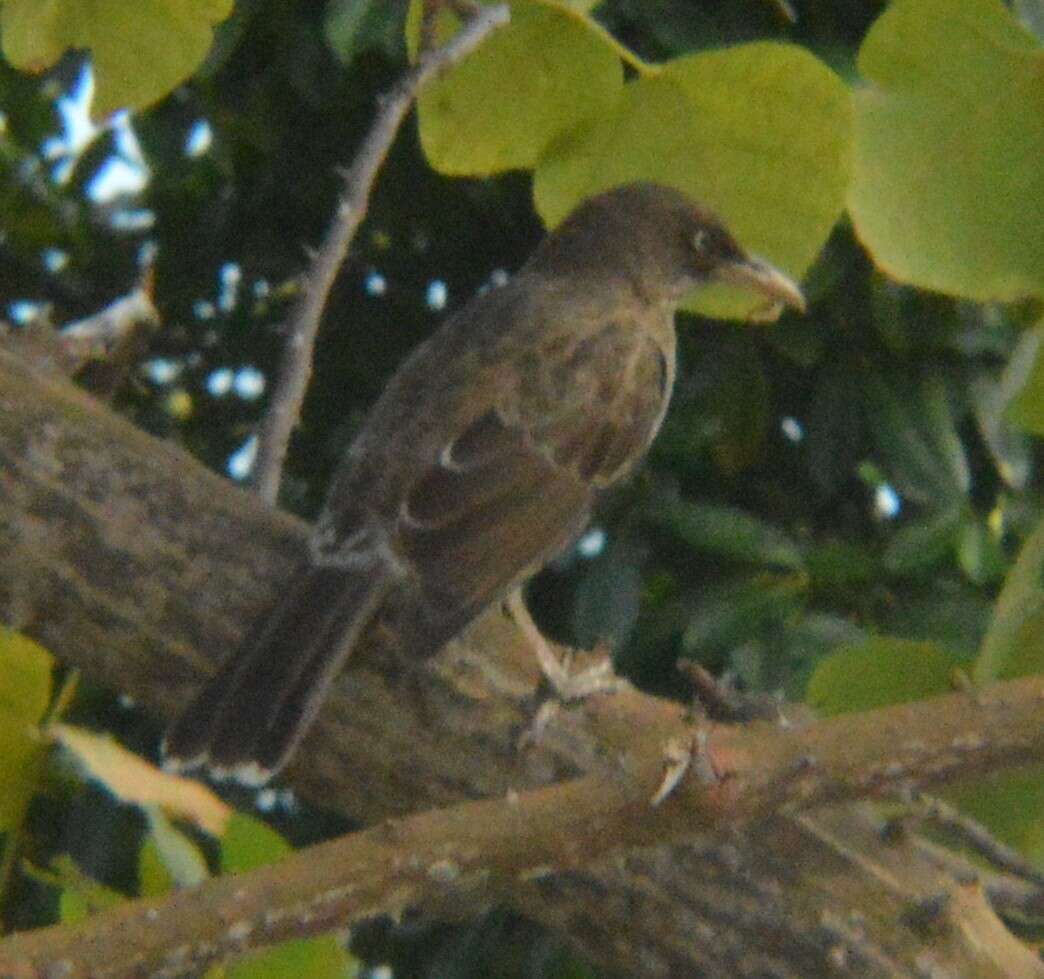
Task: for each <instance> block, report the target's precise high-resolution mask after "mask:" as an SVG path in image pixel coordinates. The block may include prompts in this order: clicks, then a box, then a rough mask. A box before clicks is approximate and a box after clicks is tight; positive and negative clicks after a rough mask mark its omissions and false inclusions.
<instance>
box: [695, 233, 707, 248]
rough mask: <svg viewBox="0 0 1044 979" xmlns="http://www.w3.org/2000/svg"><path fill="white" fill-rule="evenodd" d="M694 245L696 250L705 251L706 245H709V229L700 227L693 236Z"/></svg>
mask: <svg viewBox="0 0 1044 979" xmlns="http://www.w3.org/2000/svg"><path fill="white" fill-rule="evenodd" d="M692 247H693V248H695V249H696V251H698V252H702V251H704V250H705V249H706V247H707V229H706V228H700V230H699V231H697V232H696V234H694V235H693V236H692Z"/></svg>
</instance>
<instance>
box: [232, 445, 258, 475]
mask: <svg viewBox="0 0 1044 979" xmlns="http://www.w3.org/2000/svg"><path fill="white" fill-rule="evenodd" d="M256 458H257V436H256V435H251V436H250V437H249V438H248V439H247V440H246V441H245V442H244V443H243V444H242V445H241V446H240V447H239V448H238V449H236V451H235V452H233V453H232V455H230V456H229V457H228V462H227V463H226V465H225V469H226V471H227V472H228V474H229V476H231V477H232V478H233V479H246V478H247V476H249V475H250V470H251V469H253V468H254V460H255V459H256Z"/></svg>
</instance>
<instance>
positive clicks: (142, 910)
mask: <svg viewBox="0 0 1044 979" xmlns="http://www.w3.org/2000/svg"><path fill="white" fill-rule="evenodd" d="M603 709H605V710H607V711H608V710H612V709H613V705H612V699H611V698H609V699H607V700H606V701H605V703H604V704H603ZM766 727H771V725H764V724H751V725H747V726H744V727H731V728H715V729H714V730H713V734H712V735H711V740H712V742H713V745H714V747H713V749H712V750H713V752H714V754H715V756H716V759H717V767H718V769H719V771H721V772H722V778H721V780H720V781H719V782H717V783H716V784H714V785H710V786H708V785H704V784H701V783H700V781H699V780H697V779H693V778H690V779H687V780H685V781H683V782H682V783H681V784H680V785H679V787H678V789H677V790H676V792H675V793H674V795H673V796H672V798H671V799H670V800H668V801H667V802H666V803H665V804H664V805H662V806H659V807H657V808H656V809H652V808H651V807H650V805H649V798H650V797H651V795H652V794H653V792H654V790H655V788H656V785H657V783H658V781H659V780H660V777H661V774H662V768H663V765H662V752H661V750H660V748H659V746H658V745H656V744H651V743H649V742H647V741H640V742H639V744H638V747H637V749H636V750H633V751H632V752H631V753H630V755H629V757H628V758H627V759H626V764H625V765H621V767H620V768H619V769H618V770H617V771H615V772H613V773H611V774H605V775H593V776H588V777H586V778H582V779H575V780H573V781H570V782H566V783H563V784H559V785H554V786H550V787H548V788H544V789H537V790H534V791H531V792H528V793H526V794H524V795H520V796H516V795H510V796H508V797H506V798H502V799H492V800H485V801H481V802H470V803H465V804H463V805H459V806H455V807H451V808H449V809H444V810H436V811H432V812H427V813H423V814H421V815H418V816H414V817H412V818H410V819H406V820H400V821H389V822H385V823H382V824H381V825H378V826H376V827H374V828H372V829H370V830H366V831H364V832H359V833H355V834H353V835H350V836H347V837H344V838H342V839H339V840H335V841H332V842H330V843H322V844H319V845H317V846H313V847H309V848H307V849H305V850H301V851H299V852H297V853H295V854H293V855H291V856H288V857H286V858H285V859H284V860H282V861H280V862H279V864H278V865H274V866H268V867H263V868H260V869H258V870H255V871H252V872H250V873H247V874H242V875H239V876H234V877H223V878H218V879H215V880H211V881H208V882H207V883H205V884H203V885H201V886H200V887H197V888H195V889H193V890H192V891H187V892H180V893H177V894H175V895H173V896H170V897H167V898H164V899H149V900H142V901H135V902H133V903H129V904H127V905H124V906H120V907H118V908H116V909H115V910H113V911H111V912H106V913H103V914H98V915H96V916H95V917H93V918H91V919H88V920H87V921H85V922H83V923H80V924H77V925H75V926H56V927H53V928H47V929H41V930H39V931H36V932H30V933H26V934H22V935H16V936H13V937H11V938H9V939H6V940H4V941H0V974H2V973H3V972H4V970H5V969H6V970H8V971H9V972H17V971H18V970H22V971H25V970H26V968H27V964H31V966H32V967H33V968H35V969H36V970H38V972H40V973H41V974H44V975H47V974H49V973H48V970H49V969H57V968H58V967H59V965H60V964H61V965H62V967H63V969H64V971H63V972H62V975H64V976H68V977H69V979H76V977H81V976H83V977H86V976H106V977H112V979H124V977H127V979H129V977H131V976H137V975H141V974H143V973H144V974H148V975H154V974H162V975H187V974H197V973H199V972H200V971H202V970H203V969H204V968H205V967H206V966H208V965H210V964H211V963H213V962H215V961H218V960H220V959H222V958H224V957H226V956H228V955H229V954H232V953H237V952H242V951H244V950H247V949H251V948H258V947H264V946H266V945H269V944H271V943H273V942H276V941H280V940H282V939H285V938H289V937H300V936H302V935H308V934H315V933H318V932H322V931H328V930H331V929H333V928H336V927H344V926H348V925H352V924H356V923H358V922H359V921H361V920H363V919H365V918H369V917H373V916H374V915H376V914H401V913H403V912H404V911H406V910H416V909H420V910H422V911H428V912H431V911H433V910H434V911H436V912H437V911H438V910H439V909H440V908H445V907H449V906H452V905H455V904H456V905H459V904H460V903H461V902H463V903H465V904H469V905H471V906H474V905H475V903H476V901H478V902H479V903H480V904H488V903H489V902H490V901H491V900H493V899H499V900H507V901H508V902H509V903H516V902H517V901H518V899H519V897H520V896H521V895H520V893H519V890H520V885H521V891H522V892H525V891H526V890H527V889H528V886H529V884H530V883H531V882H533V881H534V880H539V879H540V878H541V877H551V876H553V875H554V876H558V877H560V878H561V877H563V876H566V875H568V874H569V873H571V872H573V871H576V870H579V869H582V868H584V867H586V866H587V865H589V864H591V863H597V862H598V861H600V860H604V859H605V858H607V857H610V856H612V855H614V854H619V853H627V852H630V851H633V850H636V849H638V848H640V847H643V846H649V845H651V844H659V845H665V844H671V843H678V842H682V841H684V840H686V839H691V838H692V837H693V836H694V835H698V834H701V833H707V832H708V831H717V832H718V833H721V832H722V831H724V830H730V831H733V832H735V831H737V830H741V829H743V828H744V827H746V826H748V825H750V824H752V823H755V822H758V821H763V820H765V819H768V818H769V817H771V816H774V815H776V814H778V813H779V812H781V811H787V812H788V813H791V814H797V813H801V812H807V811H808V810H811V809H813V808H816V807H818V806H822V805H824V804H826V803H836V802H839V801H846V800H851V799H855V798H860V797H864V796H867V795H870V794H873V793H878V792H882V791H885V790H888V789H889V788H892V789H894V788H895V787H897V786H899V785H902V784H907V783H909V782H914V783H916V784H919V785H924V784H933V783H939V782H944V781H948V780H950V779H952V778H953V777H955V776H957V775H960V776H962V777H963V776H965V775H968V774H970V773H974V772H976V771H987V770H991V769H993V768H994V767H995V766H996V765H998V764H1001V763H1003V764H1010V763H1012V762H1018V761H1025V760H1030V759H1038V760H1039V759H1040V758H1044V680H1040V679H1037V678H1029V679H1023V680H1016V681H1009V682H1007V683H1002V684H997V685H995V686H993V687H991V688H990V689H989V690H988V691H986V692H984V693H982V694H980V695H979V696H978V697H975V698H973V697H970V696H969V695H967V694H965V693H957V694H952V695H950V696H948V697H937V698H934V699H932V700H929V701H925V702H922V703H918V704H915V705H900V706H895V707H889V708H885V709H882V710H876V711H872V712H867V713H864V714H860V715H855V716H850V717H837V718H832V719H830V720H826V721H822V722H819V723H817V724H814V725H811V726H809V727H808V728H806V729H805V730H800V731H793V730H791V731H781V730H779V729H775V730H772V732H771V736H768V735H769V732H768V731H767V730H766ZM821 832H822V830H821ZM117 935H118V936H119V940H118V941H117V940H116V936H117ZM66 963H67V965H66Z"/></svg>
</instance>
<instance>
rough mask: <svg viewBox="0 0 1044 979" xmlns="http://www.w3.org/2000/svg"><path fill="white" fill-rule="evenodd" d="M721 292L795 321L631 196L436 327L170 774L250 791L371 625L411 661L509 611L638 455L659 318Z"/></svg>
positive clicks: (377, 416)
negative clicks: (489, 615)
mask: <svg viewBox="0 0 1044 979" xmlns="http://www.w3.org/2000/svg"><path fill="white" fill-rule="evenodd" d="M718 282H726V283H731V284H733V285H737V286H740V287H743V288H745V289H747V290H749V291H753V292H754V293H757V294H758V295H759V297H760V301H761V302H762V304H764V303H768V304H769V305H770V306H771V307H772V308H773V309H774V310H776V311H777V312H778V311H779V310H780V309H782V308H783V307H784V306H789V307H793V308H795V309H797V310H799V311H803V310H804V308H805V301H804V298H803V295H802V293H801V290H800V288H799V287H798V285H797V284H796V283H795V282H794V281H793V280H792V279H791V278H789V277H788V276H787V275H785V274H784V273H783V272H782V271H780V270H779V269H777V268H775V267H773V266H772V265H770V264H768V263H767V262H765V261H762V260H761V259H758V258H756V257H753V256H751V255H748V254H747V252H746V251H744V249H743V248H742V247H741V246H740V244H739V243H738V242H737V241H736V239H735V238H734V237H733V235H732V234H731V233H730V232H729V231H728V229H727V228H726V227H725V225H724V224H723V223H722V221H721V220H720V219H719V218H718V217H717V216H716V215H715V213H714V212H713V211H712V210H710V209H709V208H707V207H705V206H702V205H700V204H698V203H696V202H695V201H694V200H692V199H691V198H690V197H689V196H688V195H687V194H686V193H684V192H682V191H680V190H677V189H674V188H672V187H668V186H665V185H661V184H656V183H648V182H638V183H630V184H624V185H621V186H617V187H615V188H612V189H610V190H608V191H605V192H602V193H599V194H596V195H594V196H591V197H589V198H588V199H587V200H585V201H583V202H582V203H580V204H579V205H578V206H577V207H576V208H575V209H574V210H573V212H572V213H571V214H570V215H569V216H568V217H566V219H565V220H564V221H563V222H562V223H561V224H560V225H559V226H558V227H557V228H556V229H554V230H553V231H551V232H550V233H549V234H547V236H546V237H545V238H544V239H543V241H542V242H541V243H540V244H539V245H538V246H537V248H536V249H535V251H534V252H533V254H532V255H531V256H530V258H529V259H528V260H527V261H526V262H525V264H524V265H523V266H522V267H521V268H520V269H519V271H518V272H517V273H515V275H514V276H513V277H511V278H510V279H509V280H508V282H507V283H506V284H504V285H501V286H499V287H497V288H495V289H491V290H489V291H486V292H484V293H481V294H479V295H477V296H475V297H474V298H472V299H471V300H470V301H469V302H468V303H466V304H465V305H464V306H463V307H462V308H461V309H460V310H459V311H458V312H456V313H455V314H453V315H451V316H449V317H448V318H447V319H446V321H445V322H444V323H443V324H442V325H441V327H440V328H439V329H438V330H436V331H435V332H434V333H433V334H432V335H431V336H430V337H429V338H428V339H427V340H426V341H425V342H423V343H421V344H420V345H419V346H418V347H417V348H416V349H415V350H414V351H413V352H412V354H411V355H409V356H408V358H407V359H406V360H405V361H404V362H403V363H402V364H401V365H400V366H399V368H398V369H397V370H396V371H395V373H394V374H393V376H392V377H391V379H390V380H389V382H388V383H387V385H386V387H385V388H384V391H383V393H382V394H381V396H380V397H379V399H378V400H377V401H376V403H375V404H374V405H373V407H372V409H371V410H370V411H369V413H368V415H367V417H366V419H365V421H364V422H363V424H362V426H361V428H360V429H359V431H358V433H357V435H356V436H355V438H354V440H353V441H352V443H351V445H350V447H349V448H348V450H347V453H346V456H345V458H344V459H343V461H342V462H341V464H340V466H339V468H338V470H337V471H336V473H335V475H334V478H333V480H332V483H331V486H330V489H329V492H328V496H327V500H326V503H325V506H324V508H323V510H322V512H321V514H320V516H319V518H318V520H317V522H316V524H315V527H314V529H313V532H312V534H311V537H310V539H309V542H308V546H307V548H306V553H305V554H304V556H303V557H302V559H301V561H300V563H299V564H298V566H297V567H296V568H295V569H294V570H293V571H292V573H291V574H290V575H289V577H288V580H287V583H286V585H285V587H283V588H282V589H281V590H280V593H279V595H278V597H277V598H276V599H275V602H274V605H273V606H272V607H271V609H270V610H269V611H268V612H267V613H266V614H264V615H262V616H260V617H259V618H258V619H257V620H256V621H255V622H253V623H252V624H250V625H249V626H248V628H247V630H246V632H245V635H244V638H243V640H242V641H241V643H240V644H239V645H238V646H237V647H236V648H235V650H234V652H233V654H232V655H231V656H230V657H228V659H227V660H226V662H225V663H224V664H223V665H222V666H221V667H220V668H219V670H218V672H217V673H216V674H215V675H214V676H213V678H212V679H210V680H209V681H208V682H206V683H205V685H204V686H203V687H202V689H201V690H200V691H199V693H198V694H196V696H195V697H194V698H193V699H192V700H191V701H190V702H189V704H188V706H187V707H186V708H185V709H184V710H183V711H182V713H181V714H180V716H179V717H178V718H177V719H176V720H175V721H174V723H173V724H172V725H171V726H170V728H169V729H168V731H167V733H166V736H165V738H164V741H163V745H162V752H163V755H164V757H165V760H166V764H167V766H168V767H170V768H174V769H176V770H184V769H191V768H196V767H200V766H207V767H208V768H209V769H210V771H211V774H213V775H215V776H217V777H233V778H235V779H236V780H238V781H240V782H242V783H245V784H248V785H261V784H264V783H265V782H266V781H267V780H268V779H270V778H271V777H272V775H274V774H275V773H277V772H278V771H280V770H281V769H282V767H283V766H284V765H285V764H286V762H287V760H288V759H289V758H290V756H291V755H292V754H293V752H294V750H295V749H296V747H297V746H298V744H299V743H300V741H301V739H302V737H303V736H304V734H305V733H306V732H307V731H308V729H309V728H310V726H311V725H312V723H313V722H314V720H315V718H316V715H317V713H318V711H319V708H320V706H321V704H322V702H323V700H324V695H325V693H326V692H327V690H328V688H329V686H330V684H331V682H332V680H333V679H334V677H335V676H336V675H337V674H338V672H339V671H340V670H341V668H342V666H343V665H344V663H345V661H346V660H347V659H348V657H349V656H350V655H351V653H352V651H353V650H354V649H355V648H356V647H358V646H360V645H364V643H365V638H366V636H367V634H368V633H369V632H371V631H372V630H373V629H375V628H378V624H379V627H380V628H383V629H385V630H386V631H387V630H388V629H390V630H391V634H392V635H394V636H395V641H396V643H397V645H398V647H399V651H400V654H401V655H403V656H405V657H407V658H408V659H410V660H411V661H412V659H413V658H416V659H417V660H418V661H419V660H422V659H424V658H425V657H428V656H430V655H432V654H434V653H435V652H437V651H438V650H439V649H440V648H441V647H442V646H443V645H445V644H446V643H447V642H448V641H449V640H450V639H452V638H453V637H454V636H456V635H457V634H458V633H459V632H461V630H463V629H464V628H465V627H466V626H467V625H468V624H469V623H470V622H471V621H472V620H473V619H475V618H476V617H477V616H478V615H479V613H481V612H482V611H483V610H484V609H486V608H487V607H490V606H492V605H494V604H495V603H497V602H502V601H506V600H507V598H508V597H509V596H510V595H512V594H518V593H519V592H518V589H519V588H520V587H521V586H522V585H523V584H524V583H525V581H526V580H528V578H530V577H531V576H532V575H533V574H535V573H536V572H537V571H539V570H540V569H541V568H542V567H543V566H544V565H545V564H547V563H548V562H549V561H550V560H551V559H552V558H554V557H555V556H556V555H557V554H558V553H559V552H561V551H562V550H563V549H565V548H566V547H567V546H568V545H569V544H570V543H571V542H572V541H574V540H575V539H576V538H577V537H578V536H579V535H580V534H581V533H582V531H583V530H584V528H585V526H586V524H587V522H588V519H589V517H590V515H591V512H592V508H593V507H594V505H595V503H596V502H597V500H598V498H599V497H600V496H601V495H602V494H603V492H604V491H605V490H607V489H608V488H609V487H611V486H612V485H613V484H615V483H618V482H619V481H620V480H621V479H623V478H624V477H625V476H627V475H628V474H629V473H630V472H631V471H632V470H634V468H635V467H636V465H637V464H638V462H639V461H640V460H641V458H642V457H643V456H644V454H645V452H646V450H647V449H648V447H649V445H650V444H651V443H652V441H653V439H654V437H655V435H656V433H657V431H658V430H659V428H660V425H661V423H662V421H663V418H664V414H665V413H666V410H667V406H668V402H669V401H670V396H671V388H672V385H673V382H674V375H675V346H676V339H675V324H674V319H675V312H676V310H677V308H678V306H679V304H680V303H681V302H682V300H684V299H685V298H686V297H687V296H689V295H690V294H691V293H693V292H694V291H695V290H698V289H700V288H701V287H705V286H707V285H709V284H712V283H718Z"/></svg>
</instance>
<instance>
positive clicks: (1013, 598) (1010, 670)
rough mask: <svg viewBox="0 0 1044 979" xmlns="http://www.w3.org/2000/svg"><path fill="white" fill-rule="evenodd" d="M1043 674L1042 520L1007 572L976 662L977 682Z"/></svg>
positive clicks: (1043, 548)
mask: <svg viewBox="0 0 1044 979" xmlns="http://www.w3.org/2000/svg"><path fill="white" fill-rule="evenodd" d="M1034 673H1044V520H1042V521H1041V522H1040V523H1039V524H1037V527H1036V529H1035V530H1034V531H1033V533H1032V534H1030V536H1029V539H1028V540H1027V541H1026V543H1025V544H1023V545H1022V551H1021V552H1020V553H1019V556H1018V559H1017V560H1016V561H1015V565H1014V567H1013V568H1012V569H1011V571H1009V572H1008V577H1007V578H1006V579H1005V581H1004V587H1003V588H1002V589H1001V593H1000V595H998V596H997V601H996V602H995V603H994V606H993V618H992V619H991V620H990V625H989V628H988V629H987V630H986V637H985V638H984V639H983V641H982V648H981V649H980V650H979V657H978V659H977V660H976V661H975V670H974V673H973V676H974V678H975V680H976V682H978V683H988V682H989V681H990V680H1006V679H1011V678H1013V677H1017V676H1027V675H1030V674H1034Z"/></svg>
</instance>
